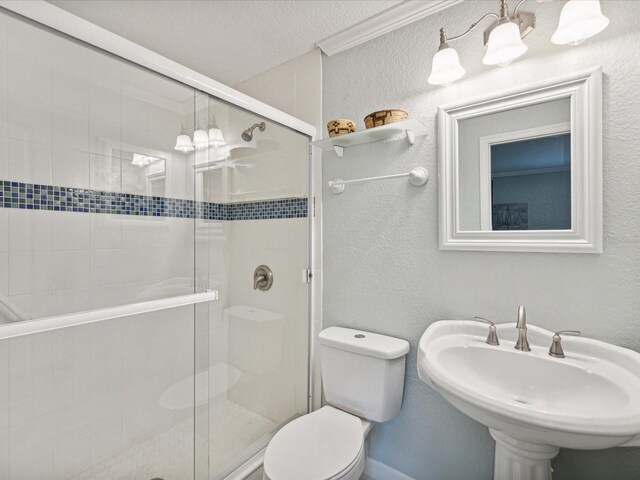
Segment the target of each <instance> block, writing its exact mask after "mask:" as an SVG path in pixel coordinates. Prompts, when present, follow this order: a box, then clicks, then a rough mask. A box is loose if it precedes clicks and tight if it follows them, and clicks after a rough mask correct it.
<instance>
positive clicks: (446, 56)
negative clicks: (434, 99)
mask: <svg viewBox="0 0 640 480" xmlns="http://www.w3.org/2000/svg"><path fill="white" fill-rule="evenodd" d="M526 1H527V0H520V2H518V4H517V5H516V8H515V9H514V10H513V14H510V13H509V6H508V5H507V0H500V10H499V13H493V12H490V13H486V14H485V15H483V16H482V17H480V19H478V20H477V21H476V22H475V23H472V24H471V26H470V27H469V28H468V29H467V30H466V31H465V32H463V33H461V34H460V35H456V36H454V37H447V35H446V33H445V30H444V28H441V29H440V47H439V48H438V52H437V53H436V54H435V55H434V57H433V62H432V65H431V75H429V78H428V79H427V81H428V82H429V83H430V84H432V85H442V86H445V87H446V86H449V85H451V84H452V83H453V82H455V81H456V80H458V79H459V78H461V77H462V76H463V75H464V74H465V70H464V68H463V67H462V65H461V64H460V59H459V58H458V52H456V51H455V50H454V49H453V48H452V47H451V46H449V43H450V42H453V41H455V40H459V39H461V38H463V37H466V36H467V35H468V34H469V33H471V32H472V31H473V30H475V28H476V27H477V26H478V25H479V24H480V22H482V21H483V20H484V19H485V18H487V17H492V18H494V21H493V23H492V24H491V25H489V27H488V28H487V29H486V30H485V31H484V44H485V45H486V46H487V52H486V54H485V55H484V57H483V59H482V63H484V64H485V65H497V66H499V67H506V66H507V65H509V64H510V63H511V62H513V61H514V60H515V59H516V58H518V57H520V56H522V55H524V54H525V53H526V51H527V49H528V47H527V45H526V44H525V43H524V42H523V41H522V39H523V38H524V37H526V36H527V35H528V34H529V33H531V32H532V31H533V29H534V27H535V21H536V18H535V15H534V14H533V13H531V12H525V11H520V7H521V6H522V4H523V3H524V2H526ZM537 1H538V3H543V2H545V1H549V0H537ZM608 24H609V20H608V19H607V17H605V16H604V15H602V11H601V9H600V0H569V1H568V2H567V4H566V5H564V7H563V8H562V13H561V14H560V21H559V24H558V29H557V30H556V33H554V34H553V36H552V37H551V41H552V42H553V43H555V44H566V45H578V44H580V43H582V42H583V41H584V40H586V39H587V38H589V37H591V36H593V35H596V34H597V33H599V32H601V31H602V30H604V29H605V28H606V26H607V25H608Z"/></svg>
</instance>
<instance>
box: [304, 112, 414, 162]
mask: <svg viewBox="0 0 640 480" xmlns="http://www.w3.org/2000/svg"><path fill="white" fill-rule="evenodd" d="M425 130H426V127H425V126H424V125H423V124H422V123H420V122H419V121H418V120H413V119H412V120H405V121H403V122H396V123H391V124H389V125H383V126H381V127H375V128H369V129H367V130H362V131H360V132H354V133H348V134H346V135H340V136H337V137H331V138H326V139H324V140H317V141H315V142H311V145H313V146H314V147H318V148H322V149H325V150H330V149H333V150H334V151H335V152H336V154H337V155H338V156H339V157H341V158H342V156H343V155H344V149H345V148H347V147H353V146H355V145H362V144H363V143H370V142H377V141H378V140H385V139H387V138H392V137H395V136H396V135H400V134H402V133H404V134H405V135H406V139H407V142H409V145H413V144H414V142H415V140H416V135H421V134H422V135H424V134H426V132H425Z"/></svg>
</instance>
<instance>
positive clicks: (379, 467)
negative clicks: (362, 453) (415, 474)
mask: <svg viewBox="0 0 640 480" xmlns="http://www.w3.org/2000/svg"><path fill="white" fill-rule="evenodd" d="M364 474H365V475H366V476H368V477H371V478H372V479H373V480H414V479H413V478H412V477H410V476H409V475H405V474H404V473H402V472H399V471H398V470H396V469H394V468H391V467H390V466H389V465H385V464H384V463H382V462H379V461H378V460H374V459H373V458H367V461H366V463H365V465H364Z"/></svg>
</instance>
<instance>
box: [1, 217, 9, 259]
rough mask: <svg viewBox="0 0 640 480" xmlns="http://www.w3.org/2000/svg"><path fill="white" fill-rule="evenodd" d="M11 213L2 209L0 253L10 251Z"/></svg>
mask: <svg viewBox="0 0 640 480" xmlns="http://www.w3.org/2000/svg"><path fill="white" fill-rule="evenodd" d="M9 211H10V209H8V208H0V253H2V252H8V251H9Z"/></svg>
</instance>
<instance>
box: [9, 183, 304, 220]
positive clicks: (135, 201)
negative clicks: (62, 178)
mask: <svg viewBox="0 0 640 480" xmlns="http://www.w3.org/2000/svg"><path fill="white" fill-rule="evenodd" d="M307 204H308V202H307V199H306V198H282V199H277V200H263V201H257V202H242V203H211V202H196V201H193V200H183V199H179V198H166V197H151V196H147V195H135V194H130V193H115V192H104V191H100V190H87V189H83V188H70V187H58V186H53V185H37V184H32V183H22V182H11V181H6V180H0V208H21V209H27V210H52V211H61V212H81V213H108V214H116V215H140V216H151V217H177V218H203V219H206V220H264V219H279V218H304V217H307V215H308V205H307Z"/></svg>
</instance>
